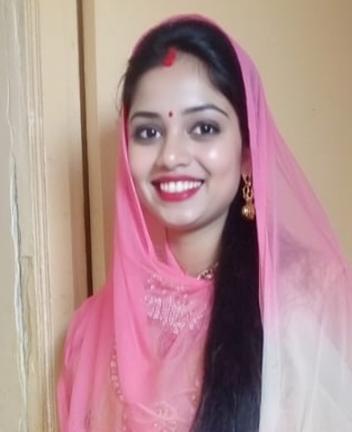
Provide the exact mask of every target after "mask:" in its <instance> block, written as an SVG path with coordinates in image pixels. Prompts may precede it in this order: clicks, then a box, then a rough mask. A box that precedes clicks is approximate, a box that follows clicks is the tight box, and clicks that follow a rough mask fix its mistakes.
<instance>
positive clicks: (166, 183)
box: [152, 176, 204, 202]
mask: <svg viewBox="0 0 352 432" xmlns="http://www.w3.org/2000/svg"><path fill="white" fill-rule="evenodd" d="M203 183H204V180H202V179H199V178H195V177H190V176H162V177H158V178H157V179H155V180H153V181H152V184H153V186H154V187H155V189H156V191H157V193H158V195H159V197H160V198H161V199H162V200H163V201H168V202H177V201H184V200H186V199H189V198H191V197H192V196H193V195H195V194H196V193H197V192H198V191H199V189H200V188H201V187H202V185H203Z"/></svg>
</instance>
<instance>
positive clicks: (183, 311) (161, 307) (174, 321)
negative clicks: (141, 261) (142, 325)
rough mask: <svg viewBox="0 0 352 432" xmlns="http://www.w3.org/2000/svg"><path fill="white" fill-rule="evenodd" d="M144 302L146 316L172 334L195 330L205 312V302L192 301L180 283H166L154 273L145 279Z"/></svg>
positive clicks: (202, 319)
mask: <svg viewBox="0 0 352 432" xmlns="http://www.w3.org/2000/svg"><path fill="white" fill-rule="evenodd" d="M145 302H146V306H147V315H148V318H149V319H151V320H152V321H157V322H159V323H160V324H161V326H162V327H163V328H164V329H165V330H167V331H168V332H169V333H171V334H172V335H178V334H179V333H180V332H181V331H182V330H189V331H197V330H198V329H199V328H200V327H201V324H202V322H203V321H204V318H205V316H206V314H207V305H206V304H205V303H201V304H200V302H199V301H198V302H196V301H192V300H191V299H190V296H189V294H188V293H187V292H186V291H185V289H184V287H183V286H182V285H176V284H175V285H172V284H168V283H166V282H165V281H164V280H163V279H162V278H161V277H160V276H158V275H156V274H153V275H152V276H151V277H150V278H149V279H148V281H147V284H146V294H145Z"/></svg>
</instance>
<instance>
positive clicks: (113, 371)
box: [110, 348, 124, 402]
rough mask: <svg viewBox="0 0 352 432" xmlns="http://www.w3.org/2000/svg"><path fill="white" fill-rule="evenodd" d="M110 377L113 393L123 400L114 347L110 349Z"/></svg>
mask: <svg viewBox="0 0 352 432" xmlns="http://www.w3.org/2000/svg"><path fill="white" fill-rule="evenodd" d="M110 378H111V383H112V387H113V389H114V393H115V395H116V396H117V397H118V398H119V399H120V401H121V402H123V400H124V398H123V394H122V391H121V388H120V380H119V369H118V364H117V355H116V350H115V348H114V349H113V351H112V354H111V359H110Z"/></svg>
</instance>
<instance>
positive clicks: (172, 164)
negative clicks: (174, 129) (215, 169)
mask: <svg viewBox="0 0 352 432" xmlns="http://www.w3.org/2000/svg"><path fill="white" fill-rule="evenodd" d="M191 160H192V154H191V149H190V147H189V143H187V139H186V137H181V136H180V135H179V134H178V133H173V134H171V133H170V134H168V135H167V136H165V138H164V141H163V143H162V145H161V147H160V151H159V154H158V158H157V161H156V165H157V166H158V167H159V168H164V169H165V168H166V169H168V170H172V169H174V168H176V167H177V166H187V165H188V164H190V162H191Z"/></svg>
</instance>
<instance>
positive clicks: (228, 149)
mask: <svg viewBox="0 0 352 432" xmlns="http://www.w3.org/2000/svg"><path fill="white" fill-rule="evenodd" d="M206 164H207V166H208V170H209V172H210V173H211V175H213V176H214V177H215V176H217V177H219V179H220V178H223V179H225V178H228V179H229V180H230V179H231V178H232V179H233V180H234V181H235V182H237V179H238V178H239V177H240V175H241V147H240V145H234V144H233V142H230V143H226V145H222V146H217V147H214V148H212V149H210V150H209V152H208V153H207V155H206Z"/></svg>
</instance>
